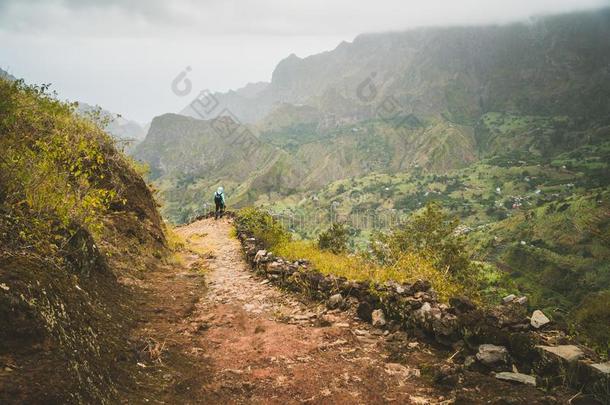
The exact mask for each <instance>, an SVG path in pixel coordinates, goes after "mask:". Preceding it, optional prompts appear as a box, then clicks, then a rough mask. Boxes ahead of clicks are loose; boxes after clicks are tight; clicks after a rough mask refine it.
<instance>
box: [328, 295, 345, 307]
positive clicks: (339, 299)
mask: <svg viewBox="0 0 610 405" xmlns="http://www.w3.org/2000/svg"><path fill="white" fill-rule="evenodd" d="M343 302H344V300H343V296H342V295H341V294H335V295H331V296H330V298H329V299H328V301H326V306H327V307H328V308H330V309H336V308H340V307H341V306H342V305H343Z"/></svg>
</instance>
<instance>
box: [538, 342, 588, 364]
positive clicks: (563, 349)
mask: <svg viewBox="0 0 610 405" xmlns="http://www.w3.org/2000/svg"><path fill="white" fill-rule="evenodd" d="M536 347H537V348H539V349H541V350H543V351H544V352H547V353H552V354H553V355H555V356H557V357H560V358H562V359H564V360H565V361H568V362H573V361H576V360H579V359H580V358H582V357H583V356H584V355H585V353H584V352H583V351H582V350H580V348H579V347H578V346H574V345H559V346H542V345H541V346H536Z"/></svg>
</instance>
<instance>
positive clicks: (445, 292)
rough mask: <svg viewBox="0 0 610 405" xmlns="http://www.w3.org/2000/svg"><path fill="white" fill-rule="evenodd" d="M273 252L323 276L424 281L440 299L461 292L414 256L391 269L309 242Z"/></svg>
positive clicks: (283, 247) (285, 245)
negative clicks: (310, 266)
mask: <svg viewBox="0 0 610 405" xmlns="http://www.w3.org/2000/svg"><path fill="white" fill-rule="evenodd" d="M274 253H276V254H277V255H279V256H282V257H285V258H287V259H290V260H297V259H306V260H309V261H310V262H311V263H312V264H313V266H314V267H315V268H316V269H317V270H318V271H320V272H321V273H323V274H332V275H336V276H340V277H345V278H347V279H350V280H357V281H364V280H371V281H374V282H378V283H383V282H386V281H389V280H392V281H396V282H399V283H412V282H414V281H416V280H418V279H422V280H428V281H430V282H431V283H432V285H433V286H434V289H435V290H436V291H437V292H438V294H439V297H440V298H441V299H442V300H447V299H448V298H449V297H452V296H455V295H457V294H460V293H461V292H462V287H460V286H459V285H458V284H457V283H455V282H454V281H452V280H451V279H450V278H449V277H448V276H447V274H446V273H445V272H443V271H439V270H437V269H435V268H434V267H433V266H432V264H431V263H430V261H428V260H426V259H425V258H423V257H421V256H419V255H416V254H405V255H404V256H403V257H402V258H401V259H400V260H399V261H398V262H397V263H396V265H393V266H380V265H378V264H375V263H372V262H370V261H368V260H365V259H364V258H363V257H361V256H357V255H349V254H334V253H331V252H329V251H323V250H320V249H318V247H317V246H315V245H314V244H313V243H312V242H308V241H293V242H288V243H285V244H282V245H280V246H277V247H276V248H275V249H274Z"/></svg>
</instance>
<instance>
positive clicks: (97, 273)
mask: <svg viewBox="0 0 610 405" xmlns="http://www.w3.org/2000/svg"><path fill="white" fill-rule="evenodd" d="M0 100H1V101H0V133H1V134H2V137H1V138H0V150H2V151H3V152H2V156H1V157H0V323H2V325H3V326H2V328H0V364H1V365H2V372H1V373H0V402H2V403H107V402H114V401H116V396H117V393H118V391H119V390H120V389H125V388H126V387H128V386H129V384H130V382H131V377H130V375H131V369H132V368H133V367H135V363H136V359H135V358H134V355H135V352H134V351H133V348H132V347H131V346H130V345H131V343H130V342H129V341H128V340H126V339H125V336H127V335H128V333H129V330H130V329H131V328H132V326H133V320H134V315H135V306H134V303H133V295H134V292H136V291H137V289H136V288H135V287H133V286H134V285H137V283H135V282H134V280H135V279H136V278H137V277H138V272H140V271H143V270H145V269H146V267H147V266H154V265H156V264H157V261H158V258H160V257H162V256H164V255H166V253H167V243H166V240H165V235H164V231H163V224H162V221H161V217H160V215H159V213H158V212H157V207H156V203H155V201H154V200H153V197H152V194H151V192H150V190H149V189H148V188H147V186H146V184H145V183H144V181H143V180H142V178H141V177H140V175H139V174H137V173H136V171H135V170H134V169H133V167H132V166H131V164H130V163H129V161H128V160H127V159H126V158H125V157H124V156H123V155H122V154H120V153H119V152H117V150H116V149H115V147H114V143H113V141H112V139H111V138H110V136H108V135H107V134H105V133H104V132H103V131H102V130H100V129H99V128H98V127H97V126H95V125H94V124H93V123H92V122H90V121H87V120H85V119H82V118H80V117H79V116H77V115H76V114H75V113H74V111H73V110H72V107H71V106H69V105H67V104H64V103H61V102H59V101H57V100H55V99H54V98H53V97H52V96H51V95H49V94H48V93H47V92H46V88H44V87H43V88H40V87H29V86H26V85H24V84H22V83H20V82H9V81H5V80H2V79H0ZM130 280H131V282H130ZM130 285H131V286H130Z"/></svg>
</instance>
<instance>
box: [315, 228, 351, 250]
mask: <svg viewBox="0 0 610 405" xmlns="http://www.w3.org/2000/svg"><path fill="white" fill-rule="evenodd" d="M348 242H349V230H348V229H347V227H346V226H345V224H343V223H340V222H335V223H333V224H332V225H331V226H330V228H328V229H327V230H326V231H324V232H322V233H321V234H320V235H319V236H318V247H319V248H320V249H322V250H330V251H331V252H333V253H336V254H339V253H343V252H346V251H347V244H348Z"/></svg>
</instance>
